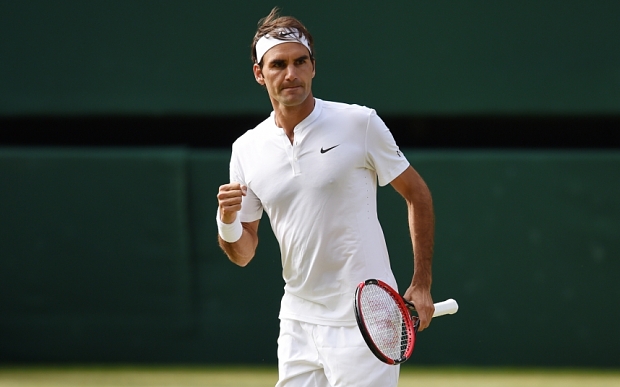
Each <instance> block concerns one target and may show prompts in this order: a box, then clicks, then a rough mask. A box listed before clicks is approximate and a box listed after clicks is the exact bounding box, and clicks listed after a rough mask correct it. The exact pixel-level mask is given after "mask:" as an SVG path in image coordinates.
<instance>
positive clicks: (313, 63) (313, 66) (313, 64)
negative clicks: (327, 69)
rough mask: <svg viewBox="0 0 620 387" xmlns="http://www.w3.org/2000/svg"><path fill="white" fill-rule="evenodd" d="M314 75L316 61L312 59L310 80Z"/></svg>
mask: <svg viewBox="0 0 620 387" xmlns="http://www.w3.org/2000/svg"><path fill="white" fill-rule="evenodd" d="M315 75H316V60H315V59H314V58H312V78H313V79H314V76H315Z"/></svg>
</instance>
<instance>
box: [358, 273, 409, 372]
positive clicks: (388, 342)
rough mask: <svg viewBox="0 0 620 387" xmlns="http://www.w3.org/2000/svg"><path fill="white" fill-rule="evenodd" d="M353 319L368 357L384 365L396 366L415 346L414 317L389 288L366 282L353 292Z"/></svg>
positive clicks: (375, 282) (406, 357) (376, 282)
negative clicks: (368, 353) (369, 352)
mask: <svg viewBox="0 0 620 387" xmlns="http://www.w3.org/2000/svg"><path fill="white" fill-rule="evenodd" d="M354 309H355V318H356V320H357V325H358V327H359V329H360V332H361V333H362V336H363V337H364V341H366V344H367V345H368V348H370V350H371V351H372V353H373V354H374V355H375V356H376V357H377V358H378V359H379V360H381V361H382V362H384V363H387V364H392V365H395V364H400V363H402V362H404V361H406V360H407V359H409V357H410V356H411V354H412V353H413V347H414V346H415V339H416V332H417V325H418V323H419V321H418V319H417V317H412V316H411V313H410V311H409V308H408V306H407V304H406V303H405V301H404V300H403V298H402V297H401V295H400V294H398V292H396V290H394V289H393V288H392V287H391V286H390V285H388V284H386V283H385V282H383V281H381V280H377V279H369V280H366V281H364V282H362V283H360V284H359V285H358V286H357V289H356V290H355V308H354Z"/></svg>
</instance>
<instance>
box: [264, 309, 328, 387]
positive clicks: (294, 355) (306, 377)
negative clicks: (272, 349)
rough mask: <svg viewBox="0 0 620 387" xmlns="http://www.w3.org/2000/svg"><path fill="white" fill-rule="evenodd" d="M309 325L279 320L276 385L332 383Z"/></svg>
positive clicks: (301, 386)
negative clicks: (329, 380) (327, 375)
mask: <svg viewBox="0 0 620 387" xmlns="http://www.w3.org/2000/svg"><path fill="white" fill-rule="evenodd" d="M312 331H313V326H312V325H309V324H305V323H301V322H299V321H294V320H286V319H282V320H280V335H279V337H278V384H276V387H332V386H331V385H330V384H329V382H328V381H327V378H326V377H325V373H324V371H323V365H322V363H321V360H320V358H319V353H318V351H317V349H316V346H315V345H314V339H313V337H312Z"/></svg>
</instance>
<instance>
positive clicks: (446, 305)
mask: <svg viewBox="0 0 620 387" xmlns="http://www.w3.org/2000/svg"><path fill="white" fill-rule="evenodd" d="M457 310H459V304H457V303H456V300H453V299H452V298H450V299H448V300H445V301H442V302H438V303H436V304H435V313H434V314H433V317H439V316H443V315H444V314H454V313H456V311H457Z"/></svg>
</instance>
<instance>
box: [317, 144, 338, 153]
mask: <svg viewBox="0 0 620 387" xmlns="http://www.w3.org/2000/svg"><path fill="white" fill-rule="evenodd" d="M338 145H340V144H338ZM338 145H334V146H333V147H331V148H327V149H323V147H321V153H325V152H329V151H330V150H332V149H334V148H335V147H337V146H338Z"/></svg>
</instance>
